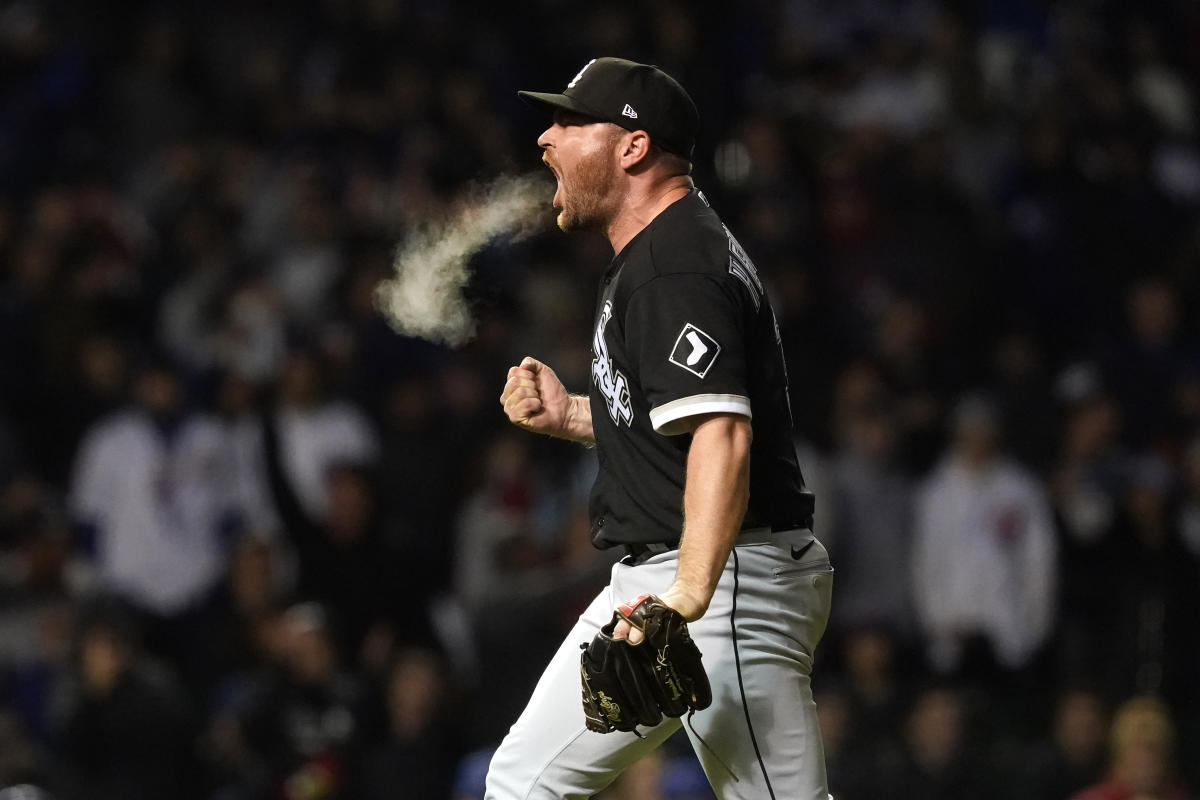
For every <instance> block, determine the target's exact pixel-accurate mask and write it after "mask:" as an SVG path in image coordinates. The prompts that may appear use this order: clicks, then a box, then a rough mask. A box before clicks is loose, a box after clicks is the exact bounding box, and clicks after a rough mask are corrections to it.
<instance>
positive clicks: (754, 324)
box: [590, 190, 813, 547]
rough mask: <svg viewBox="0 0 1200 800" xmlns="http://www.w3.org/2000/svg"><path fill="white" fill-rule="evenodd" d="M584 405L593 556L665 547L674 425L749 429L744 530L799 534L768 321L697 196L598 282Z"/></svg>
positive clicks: (676, 488)
mask: <svg viewBox="0 0 1200 800" xmlns="http://www.w3.org/2000/svg"><path fill="white" fill-rule="evenodd" d="M590 400H591V408H592V429H593V431H594V433H595V436H596V447H597V451H598V454H599V462H600V471H599V474H598V476H597V478H596V483H595V485H594V486H593V488H592V496H591V502H590V512H591V520H592V540H593V541H594V542H595V544H596V545H597V546H598V547H609V546H612V545H615V544H621V543H637V542H641V543H650V542H666V543H671V544H674V543H675V542H677V541H678V540H679V536H680V532H681V531H682V530H683V484H684V473H685V468H686V465H687V451H688V446H689V444H690V441H691V436H690V435H688V434H687V433H686V428H685V426H684V424H683V420H684V419H685V418H686V417H689V416H693V415H695V414H706V413H714V412H732V413H736V414H742V415H745V416H747V417H750V418H751V425H752V426H753V430H754V439H753V444H752V446H751V452H750V502H749V507H748V509H747V512H746V516H745V520H744V522H743V528H744V529H749V528H756V527H762V526H767V525H771V526H788V527H801V526H807V525H810V524H811V517H812V511H813V496H812V494H811V493H809V492H807V491H805V490H804V480H803V478H802V477H801V474H800V467H799V465H798V464H797V463H796V452H795V448H794V446H793V444H792V419H791V410H790V407H789V400H788V384H787V370H786V367H785V365H784V359H783V348H782V345H781V344H780V339H779V327H778V324H777V323H776V321H775V314H774V312H773V311H772V310H771V306H770V304H769V303H768V301H767V298H766V296H765V294H764V292H763V287H762V283H761V282H760V281H759V278H758V273H757V272H756V270H755V268H754V265H753V263H752V262H751V261H750V259H749V258H748V257H747V255H746V253H745V251H744V250H743V249H742V247H741V245H739V244H738V242H737V239H735V238H734V236H733V234H732V233H730V232H729V229H728V228H726V227H725V226H724V225H723V224H722V223H721V220H720V219H719V218H718V217H717V215H716V213H715V212H714V211H713V210H712V209H711V208H710V207H709V205H708V200H707V199H706V198H705V197H704V195H703V194H702V193H701V192H700V191H699V190H693V191H692V192H691V193H690V194H688V195H687V196H686V197H684V198H682V199H681V200H679V201H677V202H675V203H673V204H671V205H670V206H669V207H668V208H667V209H665V210H664V211H663V212H662V213H660V214H659V215H658V216H657V217H655V218H654V219H653V220H652V221H651V222H650V224H649V225H647V226H646V227H645V228H644V229H642V231H641V232H639V233H638V235H637V236H635V237H634V238H633V239H632V240H631V241H630V242H629V244H627V245H626V246H625V247H624V248H623V249H622V250H621V252H620V253H618V254H617V255H616V256H615V257H614V258H613V260H612V263H611V264H610V265H609V267H608V269H607V270H606V271H605V274H604V277H603V279H602V281H601V285H600V296H599V302H598V304H597V311H596V327H595V332H594V334H593V337H592V384H591V390H590Z"/></svg>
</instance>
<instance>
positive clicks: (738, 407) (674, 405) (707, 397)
mask: <svg viewBox="0 0 1200 800" xmlns="http://www.w3.org/2000/svg"><path fill="white" fill-rule="evenodd" d="M721 413H727V414H741V415H742V416H744V417H746V418H748V419H752V418H753V414H751V413H750V398H749V397H744V396H742V395H740V394H694V395H692V396H691V397H681V398H679V399H678V400H672V401H671V402H669V403H663V404H662V405H661V406H659V407H658V408H653V409H651V410H650V424H651V425H653V426H654V430H655V431H657V432H658V433H661V434H662V435H663V436H678V435H679V434H681V433H687V427H686V426H684V425H681V424H679V423H680V421H681V420H683V419H686V418H687V417H693V416H695V415H697V414H721Z"/></svg>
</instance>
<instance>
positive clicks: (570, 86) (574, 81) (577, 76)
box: [567, 58, 596, 89]
mask: <svg viewBox="0 0 1200 800" xmlns="http://www.w3.org/2000/svg"><path fill="white" fill-rule="evenodd" d="M595 63H596V59H594V58H593V59H592V60H591V61H589V62H588V63H586V64H584V65H583V69H581V70H579V72H576V73H575V77H574V78H571V82H570V83H568V84H567V88H568V89H574V88H575V84H577V83H579V79H580V78H582V77H583V73H585V72H587V71H588V67H590V66H591V65H592V64H595Z"/></svg>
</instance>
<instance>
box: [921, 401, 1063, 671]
mask: <svg viewBox="0 0 1200 800" xmlns="http://www.w3.org/2000/svg"><path fill="white" fill-rule="evenodd" d="M954 434H955V439H954V445H953V447H952V449H951V450H950V451H949V452H948V453H947V454H946V456H945V457H944V458H943V460H942V461H941V463H940V464H939V465H938V467H937V468H936V470H935V471H934V472H933V474H932V475H930V476H929V478H928V479H927V480H926V482H925V484H924V485H923V486H922V487H921V489H920V491H919V494H918V497H917V510H916V521H915V523H914V537H915V544H914V548H915V549H914V556H913V587H914V592H915V597H916V605H917V621H918V623H919V625H920V628H921V633H922V635H923V636H924V637H925V641H926V644H927V647H928V656H929V660H930V662H931V664H932V665H933V667H934V669H936V670H937V671H939V672H941V673H944V674H946V673H954V672H956V671H959V670H961V669H964V668H966V669H972V668H976V667H978V666H979V665H971V664H967V663H966V662H965V661H964V659H965V658H966V657H967V656H968V655H971V653H970V652H969V651H970V649H971V648H972V645H973V644H975V643H977V642H980V641H981V642H982V643H983V647H984V648H985V652H984V653H983V654H982V657H983V658H984V659H985V661H984V668H985V669H986V667H987V665H988V664H990V665H992V666H998V667H999V668H1000V669H1001V670H1005V671H1018V670H1021V669H1022V668H1024V667H1028V666H1029V665H1030V664H1031V663H1032V660H1033V659H1034V657H1035V656H1036V655H1037V653H1038V651H1039V649H1040V648H1041V647H1042V645H1043V644H1044V643H1045V641H1046V637H1047V636H1048V635H1049V634H1050V631H1051V628H1052V626H1053V624H1054V611H1055V608H1054V599H1055V582H1056V573H1055V568H1056V564H1055V558H1056V550H1055V539H1054V529H1053V520H1052V517H1051V514H1050V508H1049V505H1048V503H1047V500H1046V497H1045V494H1044V491H1043V490H1042V489H1041V488H1040V487H1039V485H1038V483H1037V481H1036V479H1035V478H1034V477H1033V476H1032V475H1031V474H1030V473H1029V472H1027V471H1026V470H1025V469H1024V468H1023V467H1021V466H1020V465H1018V464H1016V463H1014V462H1012V461H1009V460H1007V459H1005V458H1004V457H1003V456H1002V455H1001V454H1000V452H999V447H1000V441H999V435H1000V431H999V420H998V419H996V413H995V410H994V408H993V407H992V406H991V404H990V403H988V402H987V401H986V400H983V399H982V398H978V397H968V398H966V399H964V400H962V401H960V403H959V405H958V408H957V409H956V411H955V419H954Z"/></svg>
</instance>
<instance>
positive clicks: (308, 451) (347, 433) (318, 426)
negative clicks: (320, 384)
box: [275, 402, 379, 519]
mask: <svg viewBox="0 0 1200 800" xmlns="http://www.w3.org/2000/svg"><path fill="white" fill-rule="evenodd" d="M275 419H276V425H278V426H279V428H278V429H279V449H280V457H281V460H282V462H283V469H284V472H285V473H286V474H287V478H288V480H289V481H290V482H291V484H292V487H293V489H294V490H295V492H296V496H297V497H298V498H299V499H300V504H301V505H302V506H303V507H304V510H305V512H307V513H308V514H309V515H310V516H311V517H314V518H316V519H320V518H322V517H324V515H325V477H326V475H325V473H326V472H327V471H328V470H329V468H330V467H333V466H335V465H336V464H339V463H354V464H364V463H369V462H372V461H374V460H375V458H376V457H377V455H378V450H379V445H378V442H377V441H376V439H375V432H374V430H373V429H372V428H371V424H370V422H368V421H367V418H366V415H364V414H363V413H362V412H361V411H359V410H358V409H357V408H355V407H354V406H352V405H350V404H348V403H340V402H334V403H326V404H323V405H319V406H316V407H313V408H295V407H284V408H282V409H280V410H279V412H278V415H277V416H276V418H275Z"/></svg>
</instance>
